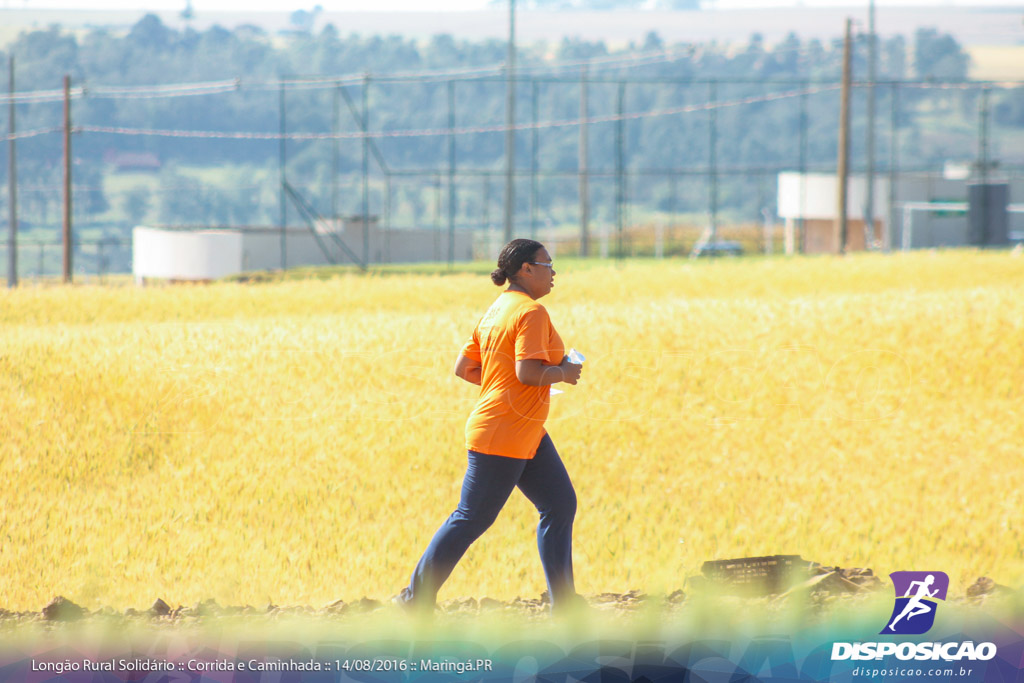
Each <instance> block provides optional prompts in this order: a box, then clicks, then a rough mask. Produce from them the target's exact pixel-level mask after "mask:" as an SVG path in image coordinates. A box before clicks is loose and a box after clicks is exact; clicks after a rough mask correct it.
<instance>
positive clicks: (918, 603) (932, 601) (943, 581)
mask: <svg viewBox="0 0 1024 683" xmlns="http://www.w3.org/2000/svg"><path fill="white" fill-rule="evenodd" d="M889 576H890V578H892V585H893V587H895V589H896V604H895V605H894V606H893V608H892V616H890V617H889V621H888V623H886V626H885V628H883V629H882V630H881V631H880V633H881V634H882V635H891V634H898V635H903V636H911V635H920V634H922V633H927V632H928V630H929V629H930V628H931V627H932V625H933V624H934V623H935V611H936V610H937V609H938V606H939V603H938V601H939V600H945V599H946V592H947V591H948V590H949V577H948V576H946V573H945V572H893V573H892V574H889Z"/></svg>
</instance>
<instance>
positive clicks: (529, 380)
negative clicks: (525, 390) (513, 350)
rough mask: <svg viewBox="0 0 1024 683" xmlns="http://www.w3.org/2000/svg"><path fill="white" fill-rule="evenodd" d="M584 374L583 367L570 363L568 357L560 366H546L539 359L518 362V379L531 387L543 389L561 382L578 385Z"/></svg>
mask: <svg viewBox="0 0 1024 683" xmlns="http://www.w3.org/2000/svg"><path fill="white" fill-rule="evenodd" d="M582 372H583V366H582V365H576V364H574V363H570V362H569V357H568V356H566V357H564V358H562V362H561V363H559V364H558V365H545V364H544V361H542V360H540V359H537V358H533V359H530V360H517V361H516V378H517V379H518V380H519V381H520V382H522V383H523V384H526V385H528V386H531V387H543V386H547V385H549V384H557V383H559V382H565V383H566V384H576V382H578V381H579V379H580V373H582Z"/></svg>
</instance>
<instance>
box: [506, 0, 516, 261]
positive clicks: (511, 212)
mask: <svg viewBox="0 0 1024 683" xmlns="http://www.w3.org/2000/svg"><path fill="white" fill-rule="evenodd" d="M506 62H507V63H506V64H505V242H506V243H508V242H509V241H511V240H512V222H513V220H514V217H515V203H516V180H515V168H516V131H515V126H516V0H508V59H507V60H506Z"/></svg>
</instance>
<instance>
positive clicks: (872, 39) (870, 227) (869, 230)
mask: <svg viewBox="0 0 1024 683" xmlns="http://www.w3.org/2000/svg"><path fill="white" fill-rule="evenodd" d="M877 70H878V40H877V37H876V36H875V0H870V3H869V4H868V140H867V172H866V175H867V183H868V186H867V199H866V200H865V201H866V204H867V205H866V206H865V207H864V246H865V248H868V249H870V248H871V246H872V243H873V242H874V241H875V80H876V78H877Z"/></svg>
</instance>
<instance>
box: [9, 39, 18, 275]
mask: <svg viewBox="0 0 1024 683" xmlns="http://www.w3.org/2000/svg"><path fill="white" fill-rule="evenodd" d="M10 76H11V79H10V93H11V107H10V120H9V122H8V123H9V125H10V131H11V137H10V138H9V139H8V142H7V151H8V157H7V182H8V194H9V196H10V202H8V204H9V206H8V208H9V209H10V211H11V213H10V222H9V223H8V224H7V286H8V287H17V286H18V161H17V159H18V156H17V143H16V142H15V140H14V133H15V128H16V126H15V124H14V55H13V54H12V55H11V58H10Z"/></svg>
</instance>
